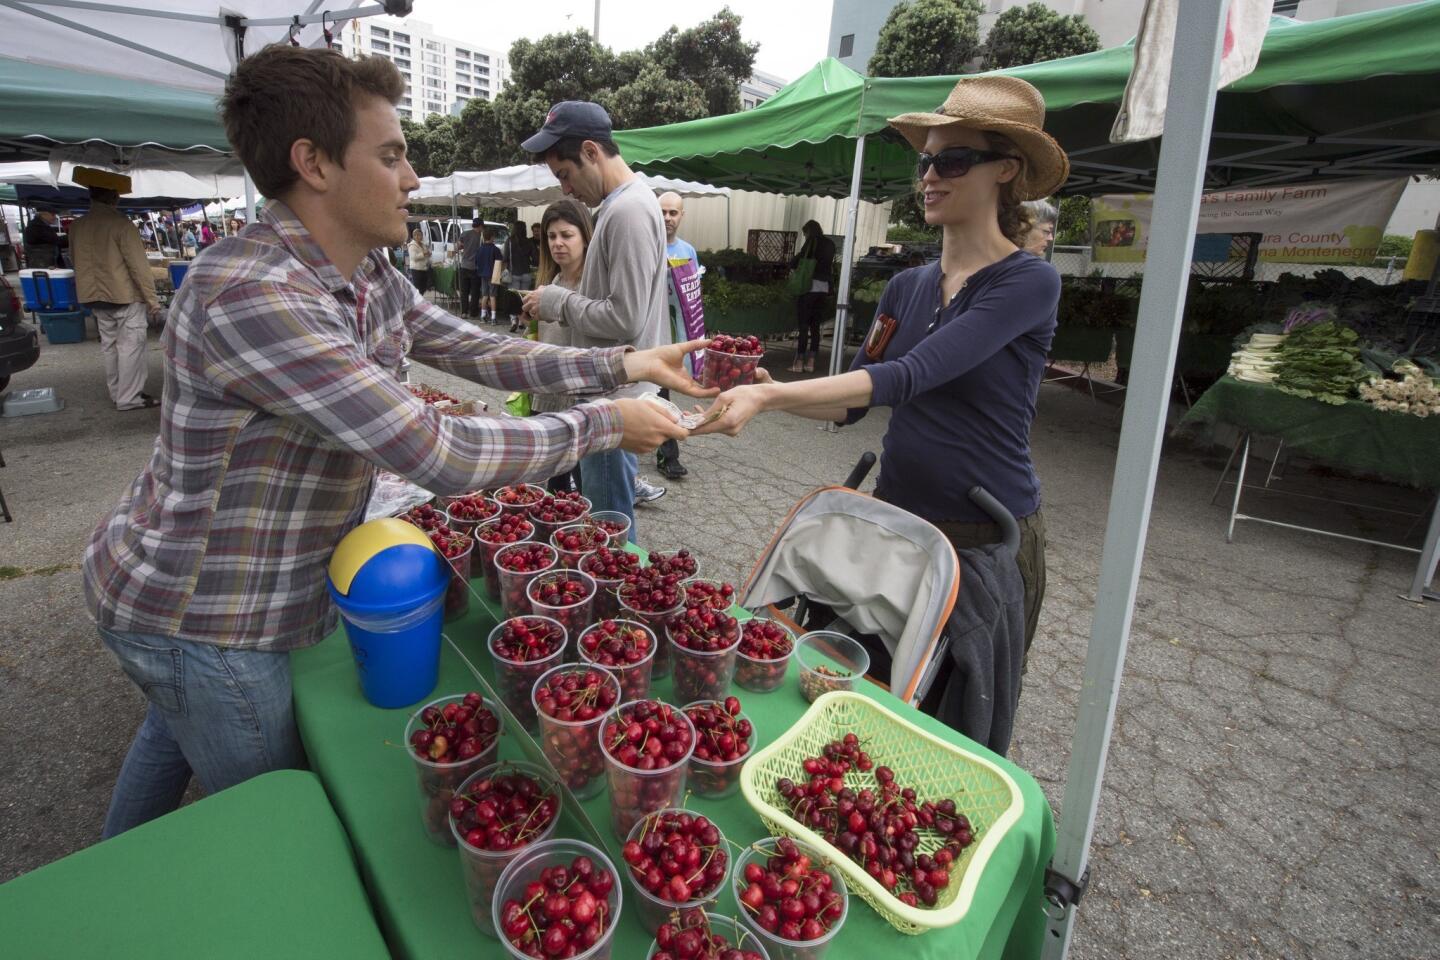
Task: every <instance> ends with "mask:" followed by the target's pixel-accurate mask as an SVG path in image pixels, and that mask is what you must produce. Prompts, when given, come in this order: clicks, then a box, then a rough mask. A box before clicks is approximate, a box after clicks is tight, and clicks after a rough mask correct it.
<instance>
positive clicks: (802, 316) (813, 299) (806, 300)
mask: <svg viewBox="0 0 1440 960" xmlns="http://www.w3.org/2000/svg"><path fill="white" fill-rule="evenodd" d="M800 232H801V234H803V235H804V237H805V241H804V243H802V244H801V246H800V252H799V253H797V254H796V255H795V259H794V260H792V261H790V266H791V269H799V267H800V264H801V262H802V261H806V260H813V261H814V262H815V272H814V273H813V274H812V275H811V277H810V289H809V290H808V291H806V292H804V293H802V294H800V296H799V297H798V298H796V300H795V324H796V326H797V327H798V328H799V330H800V333H799V335H798V336H797V337H796V339H795V360H794V362H793V363H791V364H790V372H791V373H801V372H807V373H808V372H812V371H814V369H815V357H816V356H818V355H819V353H820V321H821V320H822V319H824V314H825V304H826V303H827V302H828V301H829V299H830V281H831V277H832V274H833V273H834V269H835V241H833V240H831V239H830V238H829V237H827V236H825V231H824V230H823V229H821V227H820V224H818V223H816V222H815V221H814V220H808V221H806V223H805V226H803V227H801V228H800Z"/></svg>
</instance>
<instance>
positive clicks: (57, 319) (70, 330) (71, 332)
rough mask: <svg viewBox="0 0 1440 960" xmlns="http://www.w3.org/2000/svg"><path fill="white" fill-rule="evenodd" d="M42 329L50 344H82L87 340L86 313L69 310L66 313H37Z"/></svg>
mask: <svg viewBox="0 0 1440 960" xmlns="http://www.w3.org/2000/svg"><path fill="white" fill-rule="evenodd" d="M36 317H38V318H39V320H40V329H41V330H43V331H45V339H46V340H48V341H49V342H50V343H80V342H81V341H83V340H84V339H85V311H83V310H68V311H66V312H65V313H50V312H41V313H37V314H36Z"/></svg>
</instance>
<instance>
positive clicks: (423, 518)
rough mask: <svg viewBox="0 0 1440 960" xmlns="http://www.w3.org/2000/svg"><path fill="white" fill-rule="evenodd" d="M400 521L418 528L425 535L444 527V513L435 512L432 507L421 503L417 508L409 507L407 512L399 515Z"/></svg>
mask: <svg viewBox="0 0 1440 960" xmlns="http://www.w3.org/2000/svg"><path fill="white" fill-rule="evenodd" d="M400 519H401V520H404V521H405V522H406V523H408V524H410V525H412V526H416V527H419V528H420V529H421V530H424V531H426V532H427V533H428V532H429V531H431V530H436V529H439V528H440V527H443V526H445V514H444V512H443V511H441V510H436V509H435V507H434V506H432V505H431V504H428V503H422V504H420V505H419V506H418V507H411V508H410V509H409V510H406V511H405V512H404V513H402V514H400Z"/></svg>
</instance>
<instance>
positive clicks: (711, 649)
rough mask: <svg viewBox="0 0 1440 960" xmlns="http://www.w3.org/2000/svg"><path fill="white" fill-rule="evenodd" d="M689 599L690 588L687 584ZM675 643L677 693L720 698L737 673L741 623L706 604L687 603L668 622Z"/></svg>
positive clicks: (687, 697) (689, 697) (684, 698)
mask: <svg viewBox="0 0 1440 960" xmlns="http://www.w3.org/2000/svg"><path fill="white" fill-rule="evenodd" d="M685 596H686V601H687V604H688V602H689V596H690V593H689V587H686V594H685ZM665 633H666V636H668V637H669V638H670V642H671V643H672V644H674V646H675V649H674V650H673V651H671V653H672V655H673V657H674V672H675V696H676V698H677V699H679V700H681V701H683V702H685V703H689V702H691V701H693V700H719V699H722V698H724V696H725V694H726V693H727V692H729V688H730V681H731V679H732V678H733V677H734V676H735V651H736V649H737V648H738V647H739V645H740V624H739V623H738V622H737V621H736V620H735V618H734V617H732V616H730V615H729V614H728V613H722V612H717V611H715V610H712V609H709V608H708V607H706V606H703V605H701V606H694V605H687V606H686V608H685V611H684V612H683V613H681V614H679V615H678V616H674V617H671V618H670V619H669V621H667V622H666V624H665Z"/></svg>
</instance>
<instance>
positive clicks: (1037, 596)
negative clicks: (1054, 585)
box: [935, 510, 1045, 659]
mask: <svg viewBox="0 0 1440 960" xmlns="http://www.w3.org/2000/svg"><path fill="white" fill-rule="evenodd" d="M1016 523H1018V524H1019V525H1020V550H1019V552H1018V553H1017V554H1016V557H1015V562H1016V563H1017V564H1018V565H1019V567H1020V579H1021V580H1023V581H1024V582H1025V655H1026V658H1027V659H1028V658H1029V655H1030V644H1031V643H1033V642H1034V641H1035V628H1036V626H1038V625H1039V623H1040V605H1041V604H1042V603H1044V602H1045V517H1044V516H1043V515H1042V514H1041V512H1040V511H1039V510H1036V511H1035V512H1034V513H1032V514H1030V516H1028V517H1021V518H1020V519H1019V520H1017V521H1016ZM935 526H936V528H937V529H938V530H939V531H940V532H941V533H943V534H945V537H946V539H948V540H949V541H950V543H951V544H952V545H953V546H954V547H955V549H956V550H966V549H969V548H971V547H981V546H984V545H985V544H987V543H999V542H1000V541H1001V540H1002V539H1003V535H1002V534H1001V532H1000V525H999V524H998V523H937V524H935Z"/></svg>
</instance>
